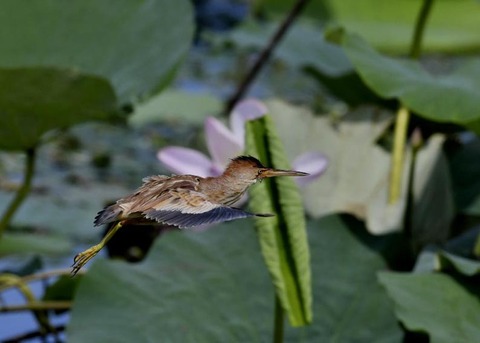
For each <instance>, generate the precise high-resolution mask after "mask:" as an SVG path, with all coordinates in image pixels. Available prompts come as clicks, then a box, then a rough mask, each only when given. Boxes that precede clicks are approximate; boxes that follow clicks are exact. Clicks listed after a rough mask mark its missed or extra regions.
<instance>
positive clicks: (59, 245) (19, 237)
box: [0, 233, 71, 256]
mask: <svg viewBox="0 0 480 343" xmlns="http://www.w3.org/2000/svg"><path fill="white" fill-rule="evenodd" d="M70 249H71V245H70V243H69V242H68V240H66V239H65V238H62V237H60V236H52V235H42V234H32V233H6V234H5V235H4V236H3V237H2V239H1V240H0V256H3V255H10V254H31V253H40V254H64V253H67V252H69V251H70Z"/></svg>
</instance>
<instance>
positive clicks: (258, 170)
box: [225, 156, 309, 183]
mask: <svg viewBox="0 0 480 343" xmlns="http://www.w3.org/2000/svg"><path fill="white" fill-rule="evenodd" d="M225 174H227V175H231V176H233V177H235V178H236V179H237V180H243V181H247V182H250V183H255V182H256V181H258V180H262V179H265V178H267V177H274V176H306V175H309V174H308V173H304V172H300V171H295V170H283V169H274V168H267V167H264V166H263V165H262V164H261V163H260V161H259V160H257V159H256V158H255V157H252V156H238V157H235V158H234V159H232V161H231V162H230V164H229V165H228V166H227V169H226V170H225Z"/></svg>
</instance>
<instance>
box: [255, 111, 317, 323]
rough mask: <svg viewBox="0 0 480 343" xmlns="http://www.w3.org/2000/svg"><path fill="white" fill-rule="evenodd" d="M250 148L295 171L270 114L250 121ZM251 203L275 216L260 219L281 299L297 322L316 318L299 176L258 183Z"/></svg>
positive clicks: (266, 161) (259, 229) (264, 247)
mask: <svg viewBox="0 0 480 343" xmlns="http://www.w3.org/2000/svg"><path fill="white" fill-rule="evenodd" d="M246 132H247V133H246V150H247V151H246V152H247V154H250V155H253V156H256V157H258V158H259V159H260V160H261V161H262V163H264V164H265V165H267V166H269V167H273V168H279V169H289V168H290V166H289V162H288V159H287V158H286V157H285V153H284V150H283V146H282V143H281V141H280V138H279V137H278V135H277V134H276V132H275V128H274V124H273V123H272V121H271V119H270V118H269V117H268V116H265V117H262V118H259V119H257V120H255V121H251V122H249V123H247V128H246ZM250 195H251V200H250V206H251V208H252V211H254V212H257V213H273V214H275V217H274V218H268V219H266V218H259V220H257V221H256V222H255V227H256V230H257V233H258V238H259V241H260V246H261V249H262V254H263V257H264V260H265V263H266V265H267V267H268V269H269V272H270V275H271V278H272V281H273V284H274V286H275V290H276V294H277V297H278V298H279V299H280V303H281V304H282V307H283V309H284V310H285V312H286V313H287V315H288V318H289V320H290V323H291V325H292V326H302V325H306V324H308V323H310V322H311V321H312V310H311V306H312V290H311V272H310V253H309V249H308V241H307V233H306V228H305V216H304V209H303V206H302V202H301V198H300V194H299V192H298V188H297V186H296V185H295V183H294V181H293V179H291V178H288V177H283V178H282V177H279V178H275V179H270V180H265V181H264V182H263V183H262V184H261V185H257V186H256V187H252V189H251V192H250Z"/></svg>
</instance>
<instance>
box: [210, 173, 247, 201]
mask: <svg viewBox="0 0 480 343" xmlns="http://www.w3.org/2000/svg"><path fill="white" fill-rule="evenodd" d="M253 183H254V182H253V181H250V180H244V179H238V178H234V177H232V176H230V175H228V174H227V175H225V174H224V175H221V176H217V177H207V178H205V179H203V180H202V182H201V191H202V193H204V194H206V195H207V196H208V198H209V199H211V200H212V201H214V202H217V203H221V204H225V205H232V204H234V203H235V202H236V201H237V200H239V199H240V197H241V196H242V195H243V194H244V193H245V191H246V190H247V189H248V187H249V186H251V185H252V184H253Z"/></svg>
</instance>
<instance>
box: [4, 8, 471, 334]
mask: <svg viewBox="0 0 480 343" xmlns="http://www.w3.org/2000/svg"><path fill="white" fill-rule="evenodd" d="M300 3H304V5H306V6H305V7H304V8H303V10H302V11H300V13H298V15H296V16H294V17H293V18H292V21H291V23H290V24H288V25H286V24H285V23H286V21H285V18H287V17H288V16H289V15H290V16H292V13H293V12H294V10H293V8H294V7H295V6H298V5H299V4H300ZM0 8H1V11H0V28H1V29H0V44H1V46H2V49H1V52H0V149H1V150H2V151H1V152H0V213H1V215H2V217H1V219H0V220H1V222H0V257H1V259H0V273H1V274H0V310H1V313H0V340H3V341H5V342H16V341H31V342H50V341H54V342H62V341H69V342H70V341H72V342H132V341H135V342H147V341H161V342H212V341H240V342H265V341H271V340H272V335H271V327H272V325H273V321H274V319H273V316H272V314H273V313H274V309H273V297H274V293H273V292H274V291H273V286H272V284H271V282H270V281H269V276H268V272H267V269H266V268H265V266H264V265H263V264H262V256H261V254H260V248H259V245H258V243H257V239H256V237H255V234H254V225H253V221H248V220H245V221H240V222H234V223H225V224H221V225H218V226H217V227H215V228H210V229H208V230H206V231H201V232H197V231H178V230H167V229H163V228H158V227H157V228H156V227H149V228H138V227H136V228H131V231H129V230H124V232H122V231H120V232H119V234H118V237H116V239H114V240H112V242H111V243H112V244H111V246H110V247H109V251H108V254H109V255H110V256H114V257H120V258H122V259H126V260H129V261H139V260H143V262H141V263H137V264H129V263H126V262H124V261H117V260H113V259H106V258H101V257H100V258H97V259H96V261H95V262H93V263H92V266H91V268H89V270H88V271H87V272H86V273H85V274H84V275H80V276H78V277H76V278H74V279H71V278H69V277H68V274H69V270H68V266H69V265H70V264H71V262H72V258H73V256H74V255H75V253H77V252H79V251H81V250H82V249H83V248H85V247H87V246H89V245H90V244H92V243H94V242H96V241H97V240H98V238H99V236H100V235H101V234H102V232H101V231H102V230H100V231H99V230H94V229H93V228H92V220H93V218H94V216H95V214H96V213H97V212H98V210H100V209H101V208H102V207H103V206H104V205H105V204H107V203H109V202H112V201H115V200H116V199H118V198H119V197H122V196H124V195H125V194H127V193H129V192H130V191H131V190H133V189H134V188H136V187H137V186H138V185H139V183H140V180H141V178H143V177H144V176H147V175H151V174H169V173H170V172H169V171H168V170H167V169H166V168H165V167H164V166H162V165H161V164H160V162H159V161H158V160H157V158H156V153H157V151H158V149H160V148H162V147H165V146H168V145H180V146H185V147H195V148H196V149H199V150H201V151H204V152H206V151H207V149H206V146H205V142H204V136H203V128H202V124H203V121H204V119H205V118H206V117H207V116H209V115H215V116H218V117H219V118H222V120H223V119H224V118H225V116H226V115H227V114H228V111H226V110H225V109H226V108H227V105H228V104H229V103H230V102H231V100H232V98H233V97H234V95H235V93H236V92H237V91H238V89H239V87H240V85H241V84H242V83H243V81H244V80H245V76H246V75H247V73H248V71H249V69H250V68H251V66H252V65H254V63H255V62H256V61H257V60H258V58H262V51H264V50H265V48H266V47H267V46H269V43H271V42H272V37H273V36H274V35H275V33H278V30H279V28H281V27H284V28H285V35H284V36H283V37H282V39H281V40H280V41H279V42H278V45H274V48H273V50H272V51H271V52H272V54H271V58H270V59H265V58H264V57H263V59H264V62H266V63H264V64H263V65H262V68H260V70H259V72H258V73H256V74H255V75H254V76H255V78H254V82H253V83H252V84H251V85H250V87H248V89H247V91H246V93H245V94H244V97H256V98H259V99H262V100H263V101H264V102H265V104H266V106H267V107H268V109H269V114H270V119H271V120H272V123H273V124H274V126H275V129H276V131H277V133H278V137H279V138H280V140H281V141H282V143H283V146H284V148H285V155H286V156H287V158H288V159H289V160H290V161H292V160H293V159H294V158H295V157H296V156H298V155H299V154H301V153H302V152H305V151H307V150H316V151H320V152H322V153H323V154H325V155H326V156H327V158H328V160H329V165H328V169H327V171H326V172H325V174H324V175H323V176H322V177H320V178H319V179H318V180H317V181H315V182H314V183H312V184H311V185H309V186H308V187H307V188H303V189H301V190H300V194H301V197H302V200H303V204H304V207H305V209H306V216H307V235H308V247H309V250H310V266H311V284H312V312H313V321H312V323H311V324H310V325H308V326H304V327H301V328H293V327H291V326H290V325H289V324H287V322H286V325H285V332H284V335H285V337H284V341H286V342H318V341H328V340H336V341H340V342H353V341H355V342H476V341H480V330H479V329H478V325H477V323H478V322H479V319H480V318H479V317H480V303H479V295H480V284H479V276H478V274H479V270H480V263H479V261H478V259H479V256H480V243H479V242H480V239H478V236H479V220H478V219H479V216H480V182H479V180H480V164H479V161H480V158H479V157H480V140H479V139H478V137H477V135H478V133H479V132H480V125H479V123H480V103H479V102H480V100H479V99H480V84H479V82H480V81H479V80H480V59H479V52H480V35H478V32H480V27H479V26H480V21H479V20H478V18H479V17H480V3H479V2H478V1H474V0H457V1H450V0H436V1H435V0H424V1H412V0H394V1H388V2H386V1H380V0H364V1H355V0H329V1H314V0H312V1H294V0H288V1H287V0H256V1H240V0H230V1H227V0H196V1H187V0H182V1H178V0H177V1H175V0H101V1H99V0H96V1H93V0H88V1H87V0H73V1H69V2H64V1H60V0H43V1H40V0H36V1H30V2H29V3H28V6H26V5H25V2H23V1H18V0H4V1H2V2H1V3H0ZM419 23H423V24H422V25H424V29H423V31H422V28H421V26H422V25H420V24H419ZM418 34H419V35H420V37H417V35H418ZM415 37H416V38H415ZM416 44H417V45H418V46H417V47H416V48H415V45H416ZM402 109H403V110H404V111H403V112H402V111H401V110H402ZM405 111H407V112H408V113H410V115H409V120H408V122H403V126H404V132H403V138H405V141H406V143H405V145H404V146H403V148H402V146H401V145H400V151H401V155H400V156H401V157H402V159H401V160H402V161H403V163H400V164H398V163H397V164H396V162H395V161H397V159H395V158H392V152H393V151H395V149H396V148H397V150H398V146H399V145H398V138H399V137H400V138H401V137H402V133H401V132H400V133H398V131H396V130H397V129H398V128H399V127H402V121H401V120H399V118H402V113H404V112H405ZM392 161H393V162H392ZM399 165H400V167H399ZM395 168H400V169H399V170H400V174H399V175H397V177H396V181H395V182H398V187H399V192H398V197H396V198H394V199H392V197H391V185H392V182H394V181H392V177H391V171H392V169H395ZM157 237H158V238H159V239H156V240H155V238H157ZM154 240H155V241H154ZM308 247H307V248H308ZM144 258H145V259H144ZM65 332H66V333H65Z"/></svg>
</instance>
